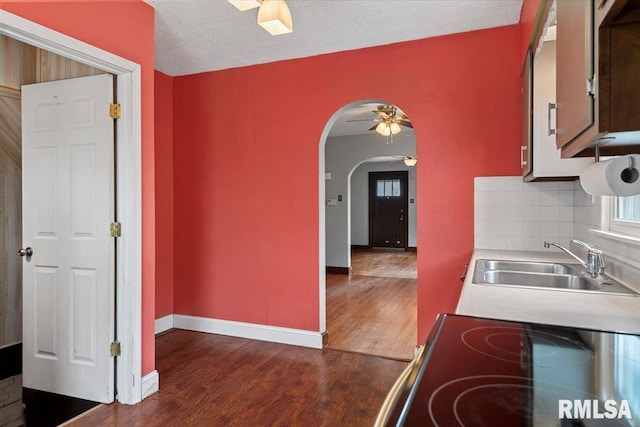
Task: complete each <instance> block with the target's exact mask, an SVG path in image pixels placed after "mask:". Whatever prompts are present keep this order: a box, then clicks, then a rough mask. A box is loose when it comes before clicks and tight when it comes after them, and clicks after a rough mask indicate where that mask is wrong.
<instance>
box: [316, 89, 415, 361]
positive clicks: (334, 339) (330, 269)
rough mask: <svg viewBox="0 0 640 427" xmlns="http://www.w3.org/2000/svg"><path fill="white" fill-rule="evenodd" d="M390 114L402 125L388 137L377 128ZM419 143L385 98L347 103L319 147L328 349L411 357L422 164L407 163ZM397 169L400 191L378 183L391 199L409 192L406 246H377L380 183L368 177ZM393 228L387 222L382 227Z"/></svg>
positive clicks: (405, 214)
mask: <svg viewBox="0 0 640 427" xmlns="http://www.w3.org/2000/svg"><path fill="white" fill-rule="evenodd" d="M381 110H382V111H383V113H382V114H380V111H381ZM388 118H391V120H395V121H397V122H398V123H400V124H401V126H400V128H399V130H398V129H397V128H398V126H396V129H394V132H387V134H388V135H385V134H384V132H379V131H377V130H376V127H377V126H379V125H380V123H387V124H388V123H391V120H388ZM383 131H384V130H383ZM415 144H416V141H415V134H414V132H413V129H412V126H411V121H410V117H408V116H407V115H405V114H404V112H402V111H401V110H400V109H399V108H398V107H396V106H395V105H392V104H389V103H387V102H384V101H383V102H380V101H377V102H376V101H363V102H357V103H353V104H349V105H347V106H345V107H343V108H342V109H340V110H339V111H338V112H336V113H335V114H334V115H333V117H332V118H331V119H330V120H329V122H328V123H327V126H326V127H325V131H324V133H323V138H322V140H321V144H320V178H321V182H320V229H321V230H320V295H321V298H320V299H321V303H320V312H321V327H322V328H323V330H326V331H327V333H328V334H327V338H328V339H327V340H326V342H327V346H328V347H329V348H333V349H339V350H346V351H355V352H362V353H367V354H375V355H380V356H385V357H393V358H406V359H410V358H411V357H413V351H414V348H415V344H416V342H415V340H416V327H417V326H416V325H417V321H416V282H417V280H416V279H417V277H416V276H417V267H416V264H417V259H416V253H415V250H416V228H417V224H416V223H417V215H416V205H417V203H416V202H417V200H416V197H415V194H416V193H415V183H416V174H417V168H416V167H415V164H413V165H412V166H408V165H407V164H405V163H404V162H403V160H404V159H405V158H408V157H411V158H415V152H416V145H415ZM408 163H410V162H408ZM391 172H393V173H396V174H398V173H399V174H404V175H405V176H406V177H407V181H408V182H407V185H406V188H404V189H403V190H402V191H400V186H399V185H398V186H395V184H396V182H395V180H393V179H391V180H385V179H383V180H382V181H380V182H378V185H380V184H382V187H381V191H382V193H381V195H382V196H383V197H381V199H393V198H394V197H393V195H395V194H396V193H395V192H397V194H398V195H400V194H402V196H403V197H406V201H407V205H406V207H405V208H404V209H403V210H402V211H399V213H398V215H400V216H401V217H398V218H399V219H400V220H401V221H405V222H409V223H410V224H409V225H410V227H406V228H407V229H408V233H407V234H408V235H407V241H406V242H404V243H403V244H402V245H401V246H402V247H394V245H391V244H390V245H385V244H384V242H383V243H382V246H388V247H378V246H380V245H381V244H380V243H379V242H378V243H375V242H372V241H371V242H370V241H369V240H370V236H369V234H370V233H369V232H368V231H367V230H369V231H370V230H371V229H372V225H373V224H374V221H373V218H372V217H371V215H369V213H370V212H374V210H372V207H371V206H373V205H371V206H370V202H371V201H372V200H373V201H374V202H375V199H376V197H375V196H376V194H375V192H376V190H375V189H373V190H370V187H371V185H373V186H374V187H375V185H376V183H375V182H374V181H371V182H370V177H371V176H374V174H377V175H375V176H382V177H384V174H385V173H391ZM385 181H389V182H387V184H388V185H389V187H388V188H387V190H388V191H389V192H391V193H390V194H389V197H384V191H385V189H384V182H385ZM372 183H373V184H372ZM409 183H410V185H408V184H409ZM409 190H410V194H404V193H405V192H409ZM392 193H393V195H392ZM370 196H372V197H370ZM409 202H411V203H409ZM389 220H390V219H389V218H388V217H387V219H385V221H389ZM390 227H391V225H390V224H388V223H383V224H382V228H383V229H385V228H390ZM409 229H410V232H409ZM374 243H375V244H374ZM387 243H388V240H387ZM393 243H395V240H394V241H393ZM398 243H399V241H398ZM352 254H353V258H352ZM352 261H353V262H352Z"/></svg>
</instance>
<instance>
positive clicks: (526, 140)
mask: <svg viewBox="0 0 640 427" xmlns="http://www.w3.org/2000/svg"><path fill="white" fill-rule="evenodd" d="M531 56H532V55H531V50H528V51H527V56H526V57H525V61H524V68H523V70H522V147H521V148H522V151H521V153H520V155H521V156H522V157H521V158H520V165H521V166H522V176H527V175H529V174H530V173H531V161H532V160H533V154H532V152H531V149H532V145H533V144H532V139H533V130H532V121H533V117H532V115H533V76H532V72H533V66H532V63H531V62H532V59H531Z"/></svg>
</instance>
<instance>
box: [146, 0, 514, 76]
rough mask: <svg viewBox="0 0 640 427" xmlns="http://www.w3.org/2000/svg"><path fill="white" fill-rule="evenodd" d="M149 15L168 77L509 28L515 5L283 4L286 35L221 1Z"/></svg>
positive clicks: (510, 1)
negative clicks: (287, 13) (289, 24)
mask: <svg viewBox="0 0 640 427" xmlns="http://www.w3.org/2000/svg"><path fill="white" fill-rule="evenodd" d="M145 1H146V2H147V3H149V4H150V5H152V6H153V7H154V8H155V10H156V18H155V21H156V22H155V26H156V35H155V39H156V40H155V42H156V52H155V56H156V64H155V65H156V69H158V70H160V71H162V72H164V73H166V74H169V75H171V76H180V75H186V74H196V73H201V72H205V71H214V70H222V69H226V68H234V67H241V66H246V65H254V64H261V63H266V62H274V61H280V60H284V59H292V58H303V57H307V56H313V55H319V54H324V53H330V52H338V51H344V50H352V49H359V48H363V47H369V46H379V45H385V44H390V43H396V42H401V41H407V40H417V39H422V38H427V37H433V36H437V35H443V34H452V33H459V32H465V31H472V30H478V29H482V28H490V27H498V26H503V25H510V24H515V23H517V22H518V20H519V18H520V9H521V8H522V0H287V4H288V5H289V9H290V10H291V15H292V18H293V33H290V34H284V35H280V36H272V35H270V34H269V33H267V32H266V31H265V30H263V29H262V28H261V27H260V26H259V25H258V24H257V23H256V20H257V15H258V10H257V9H252V10H249V11H246V12H240V11H239V10H238V9H236V8H235V7H234V6H232V5H231V4H230V3H228V2H227V1H226V0H145Z"/></svg>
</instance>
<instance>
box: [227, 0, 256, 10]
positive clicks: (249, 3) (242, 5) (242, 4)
mask: <svg viewBox="0 0 640 427" xmlns="http://www.w3.org/2000/svg"><path fill="white" fill-rule="evenodd" d="M227 1H228V2H229V3H231V4H232V5H234V6H235V7H237V8H238V10H241V11H242V12H244V11H245V10H249V9H255V8H256V7H260V5H261V4H262V0H227Z"/></svg>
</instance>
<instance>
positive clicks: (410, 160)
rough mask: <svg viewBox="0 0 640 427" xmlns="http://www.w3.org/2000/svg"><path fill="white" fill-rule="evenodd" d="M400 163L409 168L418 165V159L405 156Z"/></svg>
mask: <svg viewBox="0 0 640 427" xmlns="http://www.w3.org/2000/svg"><path fill="white" fill-rule="evenodd" d="M402 161H403V162H404V164H405V165H407V166H409V167H411V166H415V165H416V163H418V159H416V158H415V157H411V156H406V157H405V158H404V159H402Z"/></svg>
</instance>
